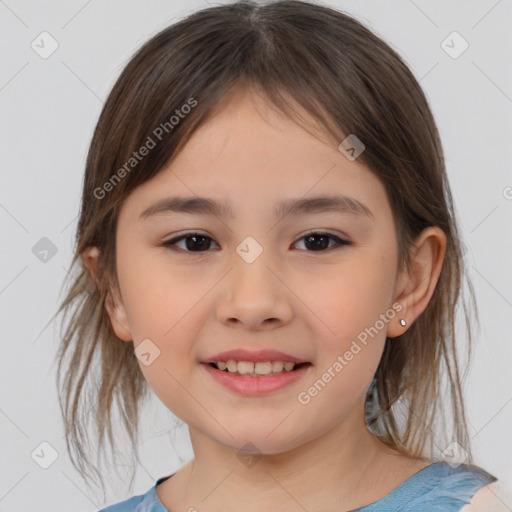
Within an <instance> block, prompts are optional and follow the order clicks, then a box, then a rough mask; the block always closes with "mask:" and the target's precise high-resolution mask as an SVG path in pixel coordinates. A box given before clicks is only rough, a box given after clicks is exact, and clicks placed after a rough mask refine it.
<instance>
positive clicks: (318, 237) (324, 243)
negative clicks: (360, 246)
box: [300, 232, 351, 252]
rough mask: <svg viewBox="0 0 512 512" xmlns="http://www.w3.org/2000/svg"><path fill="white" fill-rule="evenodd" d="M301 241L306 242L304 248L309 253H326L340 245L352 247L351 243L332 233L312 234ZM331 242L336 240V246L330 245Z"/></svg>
mask: <svg viewBox="0 0 512 512" xmlns="http://www.w3.org/2000/svg"><path fill="white" fill-rule="evenodd" d="M300 240H305V243H304V246H305V247H306V249H307V250H308V252H325V251H327V250H329V249H334V248H336V247H337V246H340V245H351V242H347V241H346V240H342V239H341V238H339V237H337V236H335V235H331V234H330V233H320V232H312V233H308V234H307V235H305V236H303V237H302V238H301V239H300ZM330 240H334V242H335V243H334V245H331V246H330V245H329V242H330Z"/></svg>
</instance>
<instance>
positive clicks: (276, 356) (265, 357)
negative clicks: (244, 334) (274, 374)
mask: <svg viewBox="0 0 512 512" xmlns="http://www.w3.org/2000/svg"><path fill="white" fill-rule="evenodd" d="M230 359H234V360H235V361H252V362H255V363H257V362H260V361H261V362H263V361H291V362H293V363H308V362H309V361H307V360H306V359H300V358H298V357H294V356H292V355H290V354H285V353H284V352H280V351H279V350H272V349H264V350H257V351H251V350H246V349H244V348H239V349H236V350H228V351H226V352H220V353H219V354H216V355H214V356H212V357H209V358H208V359H205V360H204V361H202V362H203V363H216V362H217V361H229V360H230Z"/></svg>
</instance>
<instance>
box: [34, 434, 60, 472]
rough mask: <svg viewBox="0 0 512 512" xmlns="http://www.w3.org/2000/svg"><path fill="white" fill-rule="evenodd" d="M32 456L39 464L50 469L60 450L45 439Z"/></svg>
mask: <svg viewBox="0 0 512 512" xmlns="http://www.w3.org/2000/svg"><path fill="white" fill-rule="evenodd" d="M30 456H31V457H32V459H33V460H34V462H35V463H36V464H37V465H38V466H40V467H42V468H43V469H48V468H49V467H50V466H51V465H52V464H53V463H54V462H55V461H56V460H57V459H58V458H59V452H57V450H56V449H55V448H54V447H53V446H52V445H51V444H50V443H48V442H47V441H43V442H42V443H40V444H39V445H38V446H37V447H36V448H35V449H34V450H33V451H32V453H31V454H30Z"/></svg>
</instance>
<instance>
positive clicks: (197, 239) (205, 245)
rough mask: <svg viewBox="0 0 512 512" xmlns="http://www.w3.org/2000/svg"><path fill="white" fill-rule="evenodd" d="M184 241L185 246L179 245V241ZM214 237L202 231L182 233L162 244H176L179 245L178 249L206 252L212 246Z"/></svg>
mask: <svg viewBox="0 0 512 512" xmlns="http://www.w3.org/2000/svg"><path fill="white" fill-rule="evenodd" d="M181 241H184V242H185V248H181V247H178V245H177V244H178V243H179V242H181ZM212 241H213V239H212V238H211V237H209V236H206V235H202V234H200V233H188V234H186V235H181V236H179V237H177V238H173V239H172V240H168V241H167V242H164V243H163V244H162V245H164V246H166V247H168V246H173V247H172V248H174V246H176V247H178V249H181V250H184V251H186V252H204V251H207V250H208V249H209V248H210V245H211V242H212Z"/></svg>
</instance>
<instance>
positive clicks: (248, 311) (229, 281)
mask: <svg viewBox="0 0 512 512" xmlns="http://www.w3.org/2000/svg"><path fill="white" fill-rule="evenodd" d="M269 263H270V261H268V259H267V258H266V256H265V251H264V252H263V253H262V254H261V255H260V256H259V257H258V258H257V259H256V260H255V261H253V262H252V263H248V262H246V261H244V260H243V259H242V258H235V260H234V268H233V269H232V270H231V271H230V272H229V273H228V275H227V276H226V278H225V279H224V280H223V281H222V282H221V283H220V286H221V291H220V296H219V299H218V302H217V306H216V313H217V319H218V320H219V321H220V322H223V323H224V324H226V325H228V326H230V327H240V328H244V329H246V330H249V331H257V330H268V329H274V328H276V327H279V326H283V325H285V324H287V323H288V322H290V320H291V319H292V317H293V308H292V304H291V299H292V296H293V293H292V292H291V291H290V288H289V287H288V286H287V285H286V283H285V280H284V279H283V278H282V276H280V275H279V272H278V271H276V269H275V268H271V266H269ZM270 264H271V263H270ZM273 266H275V265H273Z"/></svg>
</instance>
